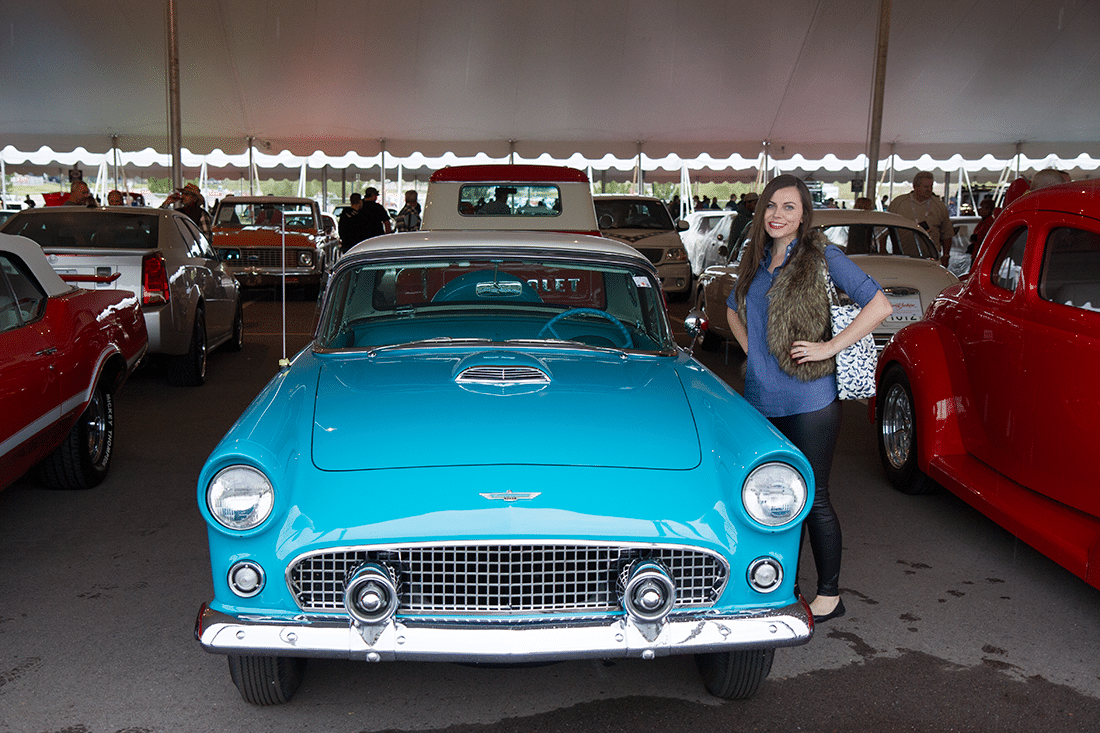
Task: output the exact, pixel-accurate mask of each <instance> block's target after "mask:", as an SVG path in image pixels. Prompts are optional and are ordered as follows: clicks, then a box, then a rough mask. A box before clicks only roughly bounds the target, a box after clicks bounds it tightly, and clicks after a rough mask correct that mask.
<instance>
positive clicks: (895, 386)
mask: <svg viewBox="0 0 1100 733" xmlns="http://www.w3.org/2000/svg"><path fill="white" fill-rule="evenodd" d="M1098 361H1100V181H1085V182H1080V183H1070V184H1065V185H1060V186H1052V187H1049V188H1043V189H1040V190H1037V191H1034V192H1032V193H1029V194H1027V195H1025V196H1023V197H1022V198H1020V199H1018V200H1017V201H1015V202H1013V203H1012V204H1011V205H1010V206H1008V207H1006V208H1005V210H1004V211H1003V212H1002V213H1001V214H1000V216H999V217H998V218H997V221H996V223H995V224H994V225H993V228H992V229H991V230H990V232H989V235H988V236H987V237H986V239H985V241H984V243H983V244H982V246H981V249H980V252H979V253H978V256H977V259H976V261H975V263H974V267H973V268H972V269H971V273H970V277H969V279H968V280H967V282H965V283H963V284H960V285H956V286H953V287H950V288H948V289H946V290H944V291H943V293H941V294H940V296H939V297H938V298H936V299H935V300H934V301H933V302H932V304H931V306H930V307H929V310H928V312H927V314H926V316H925V319H924V320H923V321H921V322H919V323H916V324H913V325H911V326H907V327H906V328H905V329H903V330H902V331H901V332H900V333H898V334H897V335H896V336H894V338H893V340H892V341H891V342H890V344H889V345H888V346H887V347H886V349H885V350H884V351H883V353H882V357H881V359H880V361H879V364H878V384H879V387H878V396H877V397H876V398H875V400H874V401H873V402H872V404H871V409H872V411H873V412H872V414H873V415H874V416H875V418H876V420H877V423H878V429H877V431H876V432H877V434H878V443H879V452H880V454H881V457H882V463H883V466H884V467H885V469H886V474H887V476H888V477H889V479H890V481H891V482H892V483H893V484H894V486H896V487H897V488H898V489H900V490H902V491H904V492H906V493H923V492H925V491H927V490H929V489H930V488H932V487H934V486H935V484H934V483H932V482H936V483H939V484H942V485H943V486H945V487H946V488H948V489H949V490H951V491H952V492H954V493H956V494H958V495H959V496H960V497H961V498H962V499H964V500H965V501H967V502H968V503H969V504H971V505H973V506H974V507H975V508H977V509H978V510H979V511H981V512H983V513H985V514H986V515H987V516H989V517H990V518H991V519H993V520H994V521H995V522H997V523H998V524H1000V525H1001V526H1003V527H1005V528H1006V529H1007V530H1009V531H1010V532H1012V533H1013V534H1015V535H1016V536H1018V537H1019V538H1020V539H1022V540H1024V541H1025V542H1027V543H1028V544H1030V545H1031V546H1032V547H1034V548H1035V549H1037V550H1039V551H1040V552H1042V553H1044V554H1045V555H1047V556H1048V557H1050V558H1051V559H1053V560H1054V561H1056V562H1058V563H1059V564H1061V565H1063V566H1064V567H1066V568H1067V569H1069V570H1070V571H1072V572H1073V573H1075V574H1077V575H1079V576H1080V577H1082V578H1084V580H1085V581H1086V582H1087V583H1089V584H1090V585H1092V586H1095V587H1098V588H1100V479H1098V478H1097V472H1096V467H1095V464H1094V463H1093V461H1092V459H1091V458H1090V456H1092V455H1093V452H1094V451H1095V450H1096V446H1097V444H1098V443H1100V379H1097V376H1096V364H1097V362H1098Z"/></svg>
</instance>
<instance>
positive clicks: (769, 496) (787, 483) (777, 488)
mask: <svg viewBox="0 0 1100 733" xmlns="http://www.w3.org/2000/svg"><path fill="white" fill-rule="evenodd" d="M808 494H809V488H808V487H807V485H806V481H805V479H804V478H803V477H802V474H801V473H799V472H798V470H797V469H795V468H794V467H793V466H790V465H788V464H786V463H780V462H777V461H773V462H770V463H764V464H762V465H760V466H757V467H756V468H754V469H753V470H752V471H751V472H750V473H749V475H748V477H747V478H746V479H745V483H744V484H743V485H742V487H741V504H742V506H744V508H745V513H746V514H748V515H749V517H751V518H752V520H753V521H755V522H756V523H757V524H760V525H761V526H763V527H767V528H769V529H779V528H781V527H786V526H787V525H789V524H791V523H792V522H794V521H795V520H797V519H798V518H799V517H800V516H801V515H802V510H803V509H805V507H806V500H807V496H808Z"/></svg>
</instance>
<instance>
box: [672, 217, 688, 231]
mask: <svg viewBox="0 0 1100 733" xmlns="http://www.w3.org/2000/svg"><path fill="white" fill-rule="evenodd" d="M690 228H691V225H690V224H688V223H687V222H686V221H684V220H683V219H677V220H676V231H678V232H686V231H687V230H688V229H690Z"/></svg>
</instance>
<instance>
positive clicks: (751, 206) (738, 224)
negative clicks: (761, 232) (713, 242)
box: [727, 192, 760, 252]
mask: <svg viewBox="0 0 1100 733" xmlns="http://www.w3.org/2000/svg"><path fill="white" fill-rule="evenodd" d="M759 199H760V194H758V193H755V192H753V193H747V194H745V196H744V197H743V198H742V199H741V201H740V202H738V204H737V216H735V217H733V221H731V222H730V238H729V242H728V243H727V244H728V246H729V251H730V252H735V251H736V249H734V248H735V246H736V245H738V244H740V243H741V239H742V237H743V235H744V234H745V229H747V228H748V226H749V222H751V221H752V216H753V213H754V212H755V211H756V202H757V201H758V200H759Z"/></svg>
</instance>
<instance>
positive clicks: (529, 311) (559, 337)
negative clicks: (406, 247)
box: [317, 257, 675, 351]
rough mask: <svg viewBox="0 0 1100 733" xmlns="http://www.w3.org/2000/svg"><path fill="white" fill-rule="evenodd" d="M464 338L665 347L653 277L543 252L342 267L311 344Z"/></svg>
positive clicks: (359, 345)
mask: <svg viewBox="0 0 1100 733" xmlns="http://www.w3.org/2000/svg"><path fill="white" fill-rule="evenodd" d="M469 339H475V340H479V341H486V342H491V343H508V342H516V341H524V342H530V341H545V342H570V343H571V344H573V345H584V346H588V347H592V346H595V347H610V348H621V349H635V350H641V351H668V350H671V349H674V348H675V344H674V342H673V340H672V335H671V331H670V329H669V326H668V320H667V318H666V316H665V310H664V306H663V301H662V298H661V286H660V283H659V282H657V281H656V280H655V279H654V278H653V277H652V276H651V275H650V274H649V273H648V272H647V271H646V270H643V269H640V268H639V269H632V268H629V267H625V266H621V265H608V264H604V263H593V262H585V261H581V260H576V259H560V260H559V259H555V258H543V257H539V258H531V257H527V258H515V257H492V258H489V259H479V258H468V257H454V258H444V259H435V260H432V261H431V262H427V261H410V262H403V261H387V262H364V263H362V264H359V265H356V266H354V267H348V268H346V269H343V270H342V271H340V272H339V274H338V275H337V276H335V277H334V281H333V283H332V284H331V285H330V287H329V291H328V294H327V295H326V306H325V311H324V313H323V314H322V316H321V322H320V326H319V328H318V338H317V346H318V347H319V348H321V349H370V348H376V347H382V346H396V345H401V344H409V343H422V342H425V341H431V340H438V341H440V342H442V343H447V342H448V341H454V340H469Z"/></svg>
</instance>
